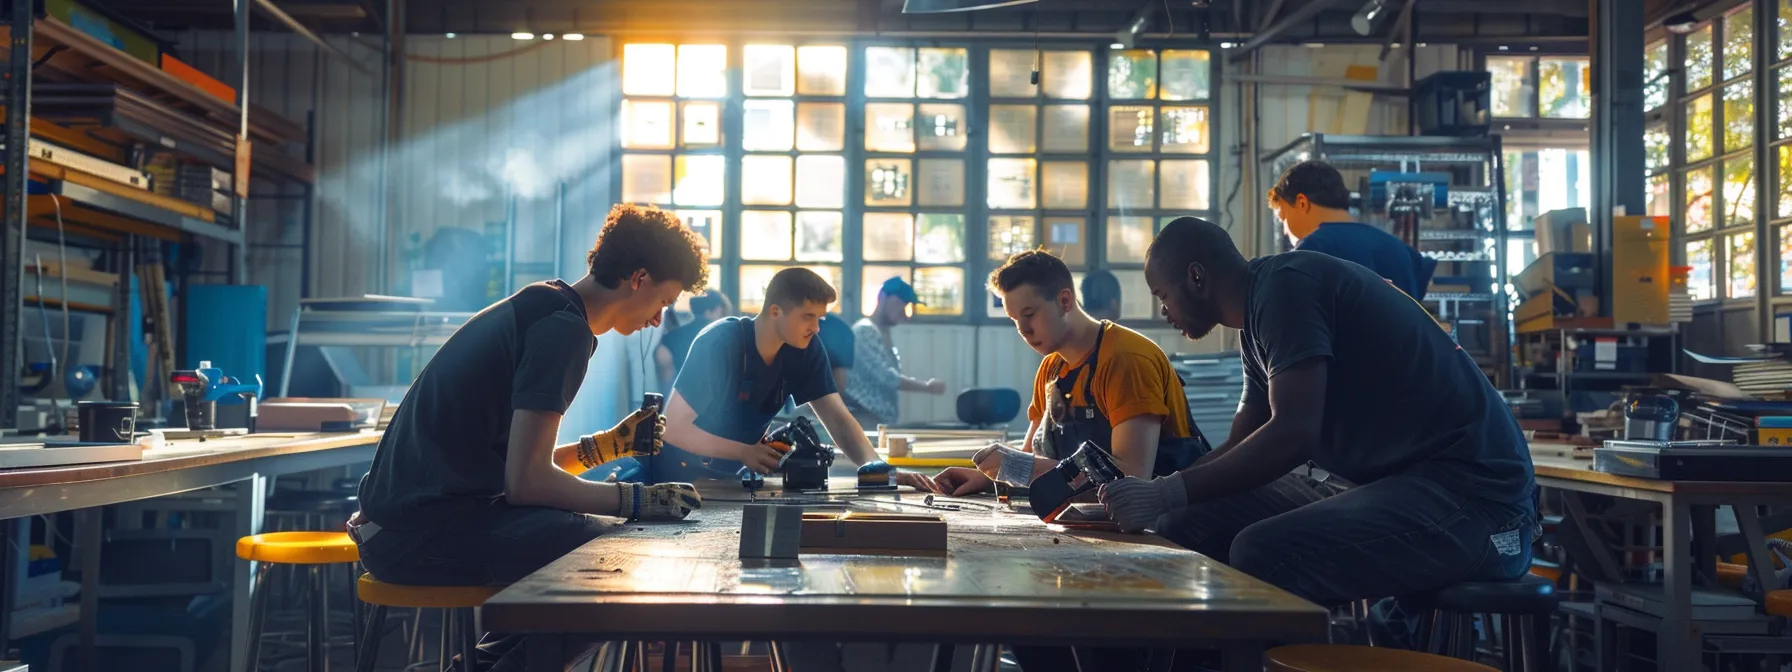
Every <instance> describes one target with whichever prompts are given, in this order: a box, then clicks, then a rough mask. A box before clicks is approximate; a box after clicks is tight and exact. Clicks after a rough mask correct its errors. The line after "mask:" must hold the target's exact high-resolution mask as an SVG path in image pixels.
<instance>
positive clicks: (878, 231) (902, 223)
mask: <svg viewBox="0 0 1792 672" xmlns="http://www.w3.org/2000/svg"><path fill="white" fill-rule="evenodd" d="M862 238H863V239H864V243H865V250H864V256H865V260H866V261H911V260H913V259H914V258H915V217H914V215H910V214H908V213H904V212H867V213H865V231H864V235H863V236H862Z"/></svg>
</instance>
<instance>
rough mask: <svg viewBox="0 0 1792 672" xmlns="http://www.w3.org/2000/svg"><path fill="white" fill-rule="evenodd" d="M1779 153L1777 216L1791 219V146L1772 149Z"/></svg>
mask: <svg viewBox="0 0 1792 672" xmlns="http://www.w3.org/2000/svg"><path fill="white" fill-rule="evenodd" d="M1773 151H1775V152H1778V153H1779V162H1780V177H1779V181H1780V188H1779V189H1778V190H1776V192H1775V193H1776V194H1778V197H1777V198H1778V199H1779V216H1780V217H1792V145H1780V146H1779V147H1775V148H1773Z"/></svg>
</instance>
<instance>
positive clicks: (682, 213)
mask: <svg viewBox="0 0 1792 672" xmlns="http://www.w3.org/2000/svg"><path fill="white" fill-rule="evenodd" d="M672 216H674V217H677V218H678V221H681V222H684V225H685V226H686V227H687V228H689V229H690V230H691V232H692V233H695V234H697V238H699V239H701V240H702V241H703V247H704V249H705V250H707V251H708V253H709V258H710V259H720V258H721V256H722V212H721V211H720V210H677V211H674V212H673V213H672ZM709 279H710V286H712V287H713V286H714V285H715V283H716V282H717V281H720V280H721V278H719V277H717V276H716V275H715V274H714V273H711V274H710V276H709ZM681 300H682V299H681Z"/></svg>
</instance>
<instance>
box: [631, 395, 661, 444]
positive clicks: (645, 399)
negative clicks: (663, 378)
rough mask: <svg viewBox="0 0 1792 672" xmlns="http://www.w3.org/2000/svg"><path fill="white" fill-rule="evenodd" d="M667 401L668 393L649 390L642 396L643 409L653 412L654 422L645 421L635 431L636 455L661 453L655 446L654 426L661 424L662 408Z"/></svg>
mask: <svg viewBox="0 0 1792 672" xmlns="http://www.w3.org/2000/svg"><path fill="white" fill-rule="evenodd" d="M665 402H666V395H663V394H660V393H658V392H648V393H647V394H646V395H645V396H642V397H641V410H643V411H650V412H652V413H653V422H649V423H643V424H642V425H641V426H640V428H637V429H638V431H636V432H635V443H634V446H633V448H634V452H635V454H636V455H657V454H659V451H658V450H654V448H653V433H654V428H655V427H657V426H659V421H660V415H661V414H662V413H664V411H663V410H662V409H663V408H664V407H665V405H666V404H665ZM643 428H644V429H643Z"/></svg>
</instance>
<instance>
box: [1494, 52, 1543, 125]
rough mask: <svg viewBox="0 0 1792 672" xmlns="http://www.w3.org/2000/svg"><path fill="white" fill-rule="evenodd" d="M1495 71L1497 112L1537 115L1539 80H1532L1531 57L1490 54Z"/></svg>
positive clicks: (1514, 115)
mask: <svg viewBox="0 0 1792 672" xmlns="http://www.w3.org/2000/svg"><path fill="white" fill-rule="evenodd" d="M1487 71H1488V72H1490V73H1492V75H1493V116H1496V117H1534V116H1537V108H1536V98H1537V83H1536V82H1534V81H1532V80H1531V59H1530V58H1528V57H1523V56H1488V57H1487Z"/></svg>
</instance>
